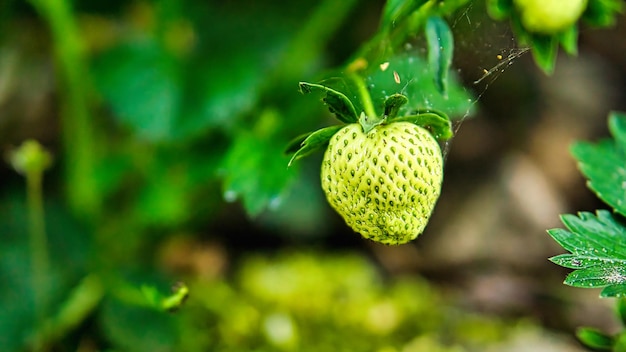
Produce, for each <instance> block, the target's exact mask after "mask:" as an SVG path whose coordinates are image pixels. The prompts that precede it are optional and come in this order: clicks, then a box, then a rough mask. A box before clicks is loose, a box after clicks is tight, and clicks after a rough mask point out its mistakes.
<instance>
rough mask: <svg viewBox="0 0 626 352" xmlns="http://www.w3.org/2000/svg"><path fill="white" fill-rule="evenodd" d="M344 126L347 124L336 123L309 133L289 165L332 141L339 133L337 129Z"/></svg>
mask: <svg viewBox="0 0 626 352" xmlns="http://www.w3.org/2000/svg"><path fill="white" fill-rule="evenodd" d="M344 127H345V125H335V126H329V127H324V128H322V129H319V130H317V131H315V132H313V133H310V134H309V135H307V137H306V138H305V139H304V140H303V141H302V142H301V143H300V149H298V150H297V151H296V152H295V154H294V155H293V156H292V157H291V160H289V164H288V166H291V163H293V162H294V161H296V160H298V159H301V158H304V157H305V156H307V155H309V154H311V153H312V152H314V151H315V150H316V149H317V148H320V147H322V146H324V145H326V143H328V141H330V139H331V138H332V137H333V136H334V135H335V133H337V131H339V130H340V129H342V128H344ZM297 138H300V137H297ZM297 138H296V139H297ZM292 143H293V141H292ZM292 143H289V144H290V145H291V144H292Z"/></svg>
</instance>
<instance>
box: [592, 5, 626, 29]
mask: <svg viewBox="0 0 626 352" xmlns="http://www.w3.org/2000/svg"><path fill="white" fill-rule="evenodd" d="M623 9H624V2H623V1H622V0H591V1H589V4H588V5H587V9H586V10H585V12H584V13H583V16H582V19H583V20H584V21H585V22H587V23H588V24H590V25H592V26H597V27H609V26H612V25H614V24H615V21H616V17H617V15H618V14H619V13H620V12H622V11H623Z"/></svg>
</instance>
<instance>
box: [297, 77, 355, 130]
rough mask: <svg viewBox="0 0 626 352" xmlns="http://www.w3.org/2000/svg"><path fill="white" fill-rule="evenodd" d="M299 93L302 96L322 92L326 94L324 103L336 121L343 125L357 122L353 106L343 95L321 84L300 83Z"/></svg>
mask: <svg viewBox="0 0 626 352" xmlns="http://www.w3.org/2000/svg"><path fill="white" fill-rule="evenodd" d="M300 91H301V92H302V94H308V93H311V92H312V91H322V92H324V93H326V95H325V96H324V103H326V105H328V109H329V110H330V112H331V113H333V114H335V116H336V117H337V119H338V120H339V121H341V122H344V123H354V122H356V121H357V120H358V116H357V113H356V110H355V109H354V105H352V102H351V101H350V99H348V97H346V96H345V95H344V94H343V93H341V92H338V91H336V90H334V89H332V88H329V87H326V86H323V85H321V84H314V83H307V82H300Z"/></svg>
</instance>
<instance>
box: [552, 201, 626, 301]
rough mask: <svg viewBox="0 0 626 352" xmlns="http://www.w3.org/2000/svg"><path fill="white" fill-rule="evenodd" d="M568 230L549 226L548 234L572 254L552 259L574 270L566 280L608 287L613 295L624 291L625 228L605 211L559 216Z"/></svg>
mask: <svg viewBox="0 0 626 352" xmlns="http://www.w3.org/2000/svg"><path fill="white" fill-rule="evenodd" d="M561 220H562V222H563V224H564V225H565V226H566V228H567V230H564V229H552V230H548V233H549V234H550V236H552V238H553V239H554V240H555V241H556V242H558V243H559V244H560V245H561V246H562V247H563V248H564V249H566V250H567V251H569V252H570V253H571V254H564V255H559V256H556V257H553V258H551V260H552V261H553V262H554V263H556V264H558V265H562V266H564V267H567V268H572V269H577V270H575V271H573V272H571V273H570V274H569V275H568V276H567V278H566V279H565V284H567V285H571V286H575V287H589V288H594V287H595V288H598V287H611V288H610V289H609V290H610V291H606V292H611V294H612V295H613V296H615V295H619V294H623V293H626V291H623V289H624V283H626V228H625V227H624V226H623V224H621V223H620V222H618V221H617V219H616V218H615V217H614V216H613V215H612V214H611V213H610V212H608V211H606V210H598V212H597V214H596V215H593V214H591V213H587V212H582V213H579V215H578V216H574V215H563V216H562V217H561Z"/></svg>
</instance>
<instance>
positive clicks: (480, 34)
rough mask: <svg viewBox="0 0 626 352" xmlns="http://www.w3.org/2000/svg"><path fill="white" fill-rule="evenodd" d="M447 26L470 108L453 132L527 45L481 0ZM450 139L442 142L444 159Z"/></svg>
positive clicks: (526, 50) (521, 55)
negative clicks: (451, 34)
mask: <svg viewBox="0 0 626 352" xmlns="http://www.w3.org/2000/svg"><path fill="white" fill-rule="evenodd" d="M450 27H451V29H452V32H453V34H454V39H455V42H454V44H455V52H454V63H453V69H455V70H456V72H457V74H458V75H459V76H460V77H461V78H462V79H461V80H462V82H464V83H463V84H464V87H465V89H466V90H468V91H470V92H471V93H472V96H473V100H472V103H471V104H470V108H468V110H467V111H466V113H465V114H464V115H463V116H462V117H461V118H460V119H458V120H457V121H455V122H454V125H453V132H454V135H457V133H458V131H459V130H460V128H461V125H462V124H463V122H464V121H465V119H467V118H468V117H470V116H471V115H472V110H473V109H474V108H475V107H476V105H477V104H478V103H479V102H480V100H481V98H482V97H483V95H484V94H485V93H486V92H487V90H488V89H489V88H490V86H491V85H492V84H493V83H494V82H495V81H496V80H497V79H498V78H499V77H500V76H501V75H502V74H504V73H505V72H506V70H507V69H509V68H510V67H511V66H513V64H514V63H516V62H517V61H518V59H520V58H521V57H523V56H524V55H525V54H527V53H528V52H529V51H530V48H527V47H520V46H519V45H518V43H517V41H516V39H515V36H514V35H513V32H512V31H511V27H510V24H509V23H508V21H495V20H493V19H491V18H490V17H489V16H488V15H487V10H486V9H485V2H484V1H480V2H476V1H472V2H470V3H469V4H468V5H467V6H466V8H465V9H463V10H461V11H459V14H458V15H457V16H456V17H455V18H454V20H453V21H451V22H450ZM453 139H454V138H453ZM453 139H451V140H449V141H447V142H446V143H445V146H444V149H443V154H444V159H445V158H446V157H447V155H448V153H449V151H450V146H451V143H452V140H453Z"/></svg>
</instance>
